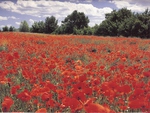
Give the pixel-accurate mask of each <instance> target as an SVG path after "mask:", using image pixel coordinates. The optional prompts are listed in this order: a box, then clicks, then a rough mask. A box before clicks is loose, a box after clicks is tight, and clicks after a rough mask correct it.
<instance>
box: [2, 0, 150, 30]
mask: <svg viewBox="0 0 150 113" xmlns="http://www.w3.org/2000/svg"><path fill="white" fill-rule="evenodd" d="M124 7H126V8H127V9H130V10H131V11H133V12H139V13H140V12H144V11H145V9H146V8H149V9H150V1H149V0H1V1H0V28H2V27H4V26H5V25H7V26H14V27H16V28H18V27H19V25H20V22H21V21H23V20H26V21H27V22H28V24H29V25H30V26H31V25H32V24H33V23H34V22H35V21H37V22H38V21H41V20H43V21H44V20H45V18H46V17H48V16H52V15H53V16H55V17H56V19H57V20H58V24H59V25H61V21H62V20H64V18H65V17H66V16H67V15H69V14H71V13H72V12H73V11H74V10H78V11H79V12H84V14H85V15H86V16H88V18H89V20H90V23H89V25H90V26H94V25H95V24H96V23H97V24H100V23H101V22H102V21H103V20H104V19H105V14H106V13H110V12H111V11H112V10H114V9H116V10H118V9H120V8H124Z"/></svg>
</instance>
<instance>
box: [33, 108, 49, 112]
mask: <svg viewBox="0 0 150 113" xmlns="http://www.w3.org/2000/svg"><path fill="white" fill-rule="evenodd" d="M46 112H47V110H46V108H40V109H38V110H37V111H36V112H35V113H46Z"/></svg>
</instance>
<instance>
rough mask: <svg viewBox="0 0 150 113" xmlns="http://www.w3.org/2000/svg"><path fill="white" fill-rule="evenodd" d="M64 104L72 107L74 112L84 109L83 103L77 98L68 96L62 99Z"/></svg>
mask: <svg viewBox="0 0 150 113" xmlns="http://www.w3.org/2000/svg"><path fill="white" fill-rule="evenodd" d="M62 103H63V105H65V106H66V107H70V108H71V111H72V112H75V111H77V110H80V109H82V104H81V103H80V102H79V101H78V100H77V99H76V98H69V97H66V98H64V99H63V100H62Z"/></svg>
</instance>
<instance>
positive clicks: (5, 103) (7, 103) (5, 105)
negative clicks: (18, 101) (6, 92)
mask: <svg viewBox="0 0 150 113" xmlns="http://www.w3.org/2000/svg"><path fill="white" fill-rule="evenodd" d="M13 103H14V102H13V100H12V99H11V98H10V97H5V98H4V101H3V102H2V111H3V112H8V111H9V109H10V107H11V106H12V105H13Z"/></svg>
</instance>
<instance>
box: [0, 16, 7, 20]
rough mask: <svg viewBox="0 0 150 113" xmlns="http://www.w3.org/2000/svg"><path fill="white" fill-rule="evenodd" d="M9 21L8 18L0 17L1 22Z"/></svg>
mask: <svg viewBox="0 0 150 113" xmlns="http://www.w3.org/2000/svg"><path fill="white" fill-rule="evenodd" d="M7 19H8V18H7V17H3V16H0V21H2V20H7Z"/></svg>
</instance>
